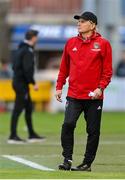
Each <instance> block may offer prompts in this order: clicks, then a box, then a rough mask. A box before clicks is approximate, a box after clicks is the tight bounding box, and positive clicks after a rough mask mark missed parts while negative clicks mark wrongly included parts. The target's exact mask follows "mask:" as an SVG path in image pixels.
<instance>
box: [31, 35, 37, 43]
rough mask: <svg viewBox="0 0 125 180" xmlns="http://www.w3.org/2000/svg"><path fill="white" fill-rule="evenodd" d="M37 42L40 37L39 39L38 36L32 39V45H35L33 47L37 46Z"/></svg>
mask: <svg viewBox="0 0 125 180" xmlns="http://www.w3.org/2000/svg"><path fill="white" fill-rule="evenodd" d="M37 41H38V37H37V36H33V37H32V43H33V45H35V44H36V43H37Z"/></svg>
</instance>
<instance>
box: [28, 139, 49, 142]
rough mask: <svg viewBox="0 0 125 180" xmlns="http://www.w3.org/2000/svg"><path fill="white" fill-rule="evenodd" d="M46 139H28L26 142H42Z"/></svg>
mask: <svg viewBox="0 0 125 180" xmlns="http://www.w3.org/2000/svg"><path fill="white" fill-rule="evenodd" d="M45 140H46V139H28V140H27V141H26V142H27V143H37V142H44V141H45Z"/></svg>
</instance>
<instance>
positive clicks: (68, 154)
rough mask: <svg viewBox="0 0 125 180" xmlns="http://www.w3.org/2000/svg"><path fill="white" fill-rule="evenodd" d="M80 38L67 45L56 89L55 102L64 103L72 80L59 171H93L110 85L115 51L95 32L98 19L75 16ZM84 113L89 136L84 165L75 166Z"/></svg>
mask: <svg viewBox="0 0 125 180" xmlns="http://www.w3.org/2000/svg"><path fill="white" fill-rule="evenodd" d="M74 18H75V19H77V20H78V32H79V34H78V36H77V37H73V38H71V39H69V40H68V42H67V43H66V45H65V48H64V51H63V55H62V60H61V65H60V70H59V74H58V79H57V85H56V99H57V100H58V101H59V102H62V100H61V96H62V88H63V85H64V84H65V82H66V79H67V77H69V88H68V95H67V102H66V109H65V118H64V123H63V125H62V132H61V144H62V148H63V153H62V155H63V156H64V162H63V163H62V164H60V165H59V169H60V170H72V171H91V164H92V163H93V161H94V159H95V156H96V152H97V148H98V143H99V136H100V124H101V114H102V107H103V92H104V89H105V88H106V87H107V85H108V84H109V83H110V81H111V76H112V50H111V45H110V43H109V42H108V40H106V39H104V38H103V37H102V36H101V35H100V34H99V33H97V32H96V26H97V17H96V15H95V14H93V13H92V12H84V13H83V14H82V15H80V16H79V15H75V16H74ZM82 112H84V117H85V120H86V131H87V133H88V138H87V144H86V151H85V155H84V158H83V161H82V163H81V164H80V165H78V166H77V167H74V168H71V166H72V155H73V147H74V129H75V127H76V123H77V120H78V118H79V116H80V114H81V113H82Z"/></svg>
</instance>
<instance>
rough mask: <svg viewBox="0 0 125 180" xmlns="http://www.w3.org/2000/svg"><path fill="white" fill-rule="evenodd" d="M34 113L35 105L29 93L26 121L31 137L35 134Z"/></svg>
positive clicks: (26, 105)
mask: <svg viewBox="0 0 125 180" xmlns="http://www.w3.org/2000/svg"><path fill="white" fill-rule="evenodd" d="M32 111H33V104H32V101H31V98H30V94H29V92H27V98H26V100H25V120H26V125H27V128H28V132H29V136H32V135H34V134H35V132H34V130H33V122H32Z"/></svg>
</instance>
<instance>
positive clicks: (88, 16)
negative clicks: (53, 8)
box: [74, 11, 98, 25]
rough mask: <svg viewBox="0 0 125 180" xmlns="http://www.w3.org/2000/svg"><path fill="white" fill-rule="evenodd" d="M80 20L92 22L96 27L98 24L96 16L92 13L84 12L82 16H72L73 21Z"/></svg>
mask: <svg viewBox="0 0 125 180" xmlns="http://www.w3.org/2000/svg"><path fill="white" fill-rule="evenodd" d="M80 18H82V19H84V20H86V21H92V22H93V23H95V24H96V25H97V24H98V21H97V16H96V15H95V14H94V13H92V12H88V11H87V12H84V13H83V14H82V15H80V16H79V15H75V16H74V19H77V20H79V19H80Z"/></svg>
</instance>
